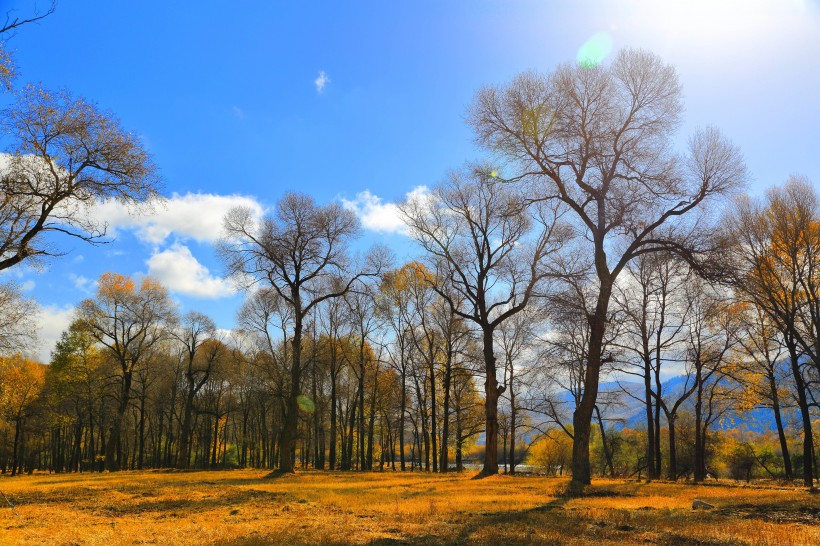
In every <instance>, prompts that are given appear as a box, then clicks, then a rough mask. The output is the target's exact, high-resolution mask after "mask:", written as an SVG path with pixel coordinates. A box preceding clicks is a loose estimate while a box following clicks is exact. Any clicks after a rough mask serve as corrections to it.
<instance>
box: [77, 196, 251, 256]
mask: <svg viewBox="0 0 820 546" xmlns="http://www.w3.org/2000/svg"><path fill="white" fill-rule="evenodd" d="M234 207H248V208H250V209H251V210H252V211H253V213H254V214H255V215H256V216H262V214H263V212H264V209H263V207H262V205H260V204H259V202H258V201H256V200H255V199H253V198H252V197H246V196H243V195H216V194H211V193H187V194H185V195H179V194H176V193H175V194H173V195H172V196H171V198H170V199H165V200H163V202H162V203H160V204H157V205H156V206H155V207H154V208H153V210H147V211H141V214H139V215H137V214H132V213H131V211H129V210H128V208H127V207H125V206H124V205H122V204H120V203H117V202H116V201H106V202H104V203H98V204H97V205H96V206H95V207H94V209H93V210H92V211H91V214H92V216H93V217H94V218H95V219H97V220H99V221H101V222H103V221H104V222H107V223H108V227H109V234H111V235H114V234H116V231H117V230H119V229H133V230H134V231H135V232H136V235H137V237H139V238H140V239H141V240H143V241H145V242H148V243H151V244H155V245H158V244H160V243H162V242H164V241H165V240H166V239H167V238H168V237H169V236H170V235H171V234H172V233H174V234H175V235H176V236H177V237H179V238H182V239H188V238H189V239H193V240H195V241H198V242H206V243H213V242H215V241H216V240H217V239H219V237H220V235H221V233H222V219H223V218H224V217H225V214H227V213H228V211H229V210H231V209H232V208H234Z"/></svg>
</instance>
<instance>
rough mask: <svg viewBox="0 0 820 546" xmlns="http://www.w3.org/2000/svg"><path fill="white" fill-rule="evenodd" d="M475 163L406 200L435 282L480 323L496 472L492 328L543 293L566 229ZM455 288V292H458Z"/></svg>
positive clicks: (488, 459)
mask: <svg viewBox="0 0 820 546" xmlns="http://www.w3.org/2000/svg"><path fill="white" fill-rule="evenodd" d="M494 174H495V173H493V172H491V170H490V169H488V168H483V167H481V166H474V167H471V168H468V169H466V170H465V171H464V172H456V173H452V174H451V176H450V178H449V180H448V181H447V182H446V183H445V184H442V185H440V186H438V187H437V188H436V189H435V190H434V191H433V192H432V195H431V196H430V197H429V199H415V200H409V201H407V202H405V203H403V204H402V205H401V211H402V214H403V216H404V218H405V221H406V222H407V224H408V225H409V226H410V233H411V234H412V235H413V237H415V238H416V240H418V241H419V243H420V244H421V246H422V248H423V249H424V250H425V251H426V253H427V259H428V260H429V261H430V262H431V263H432V265H433V269H434V270H435V271H436V279H435V280H434V282H433V287H434V289H435V290H436V291H437V292H438V293H439V295H441V297H443V298H444V299H445V300H446V301H447V302H448V303H449V305H450V307H451V308H452V310H453V312H454V313H455V314H456V315H458V316H459V317H461V318H463V319H464V320H466V321H469V322H470V323H473V324H475V325H476V327H477V328H478V329H479V330H480V331H481V337H482V343H483V356H484V376H485V383H484V394H485V417H486V430H485V437H486V442H485V459H484V467H483V469H482V471H481V474H480V475H481V476H489V475H492V474H497V473H498V415H497V413H498V397H499V396H500V395H501V393H503V392H504V389H505V387H504V386H503V385H499V383H498V377H497V375H496V369H497V366H496V356H495V342H494V332H495V330H496V329H497V328H498V327H499V326H500V325H501V324H502V323H503V322H504V321H506V320H507V319H509V318H510V317H512V316H513V315H515V314H516V313H519V312H520V311H522V310H523V309H524V308H525V307H526V306H527V304H528V303H529V301H530V299H531V298H533V297H534V296H538V295H539V290H540V289H543V284H544V281H545V280H546V279H547V278H549V277H550V276H551V274H552V273H553V269H552V267H551V265H550V263H549V260H550V259H551V257H552V256H553V255H554V254H555V253H557V252H558V250H560V248H561V246H562V244H563V243H564V238H565V235H566V233H565V232H564V230H563V228H562V224H560V222H559V221H558V217H559V213H558V211H557V209H556V208H550V207H547V206H544V205H542V204H539V205H538V206H534V207H529V206H527V205H525V199H524V195H523V194H522V193H521V192H520V191H519V190H518V188H514V187H511V186H508V185H505V184H503V183H501V182H499V181H498V180H496V178H495V177H494V176H493V175H494ZM454 295H455V296H456V297H457V298H458V299H456V297H454Z"/></svg>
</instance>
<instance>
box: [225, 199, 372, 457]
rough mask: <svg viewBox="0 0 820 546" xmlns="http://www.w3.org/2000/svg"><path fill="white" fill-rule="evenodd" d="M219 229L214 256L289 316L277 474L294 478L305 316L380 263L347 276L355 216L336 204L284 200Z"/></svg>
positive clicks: (241, 212)
mask: <svg viewBox="0 0 820 546" xmlns="http://www.w3.org/2000/svg"><path fill="white" fill-rule="evenodd" d="M224 227H225V229H224V233H225V238H224V239H223V241H222V242H221V244H220V253H221V256H222V258H223V260H224V262H225V264H226V266H227V269H228V271H229V272H230V273H231V274H232V275H235V276H243V277H244V278H246V279H248V280H250V282H253V283H265V285H266V286H268V287H270V288H272V289H273V290H274V291H275V292H276V293H277V294H278V295H279V297H281V298H282V300H283V301H284V302H286V304H287V305H288V306H289V307H290V310H291V312H292V320H293V324H292V332H291V338H290V343H291V362H290V370H289V375H290V377H289V380H290V393H289V394H288V396H287V404H286V414H285V425H284V429H283V431H282V437H281V441H280V452H281V462H280V471H281V472H293V469H294V460H293V454H292V450H293V446H294V445H295V442H296V439H297V432H298V431H297V427H298V412H299V403H298V398H299V396H300V395H301V394H302V390H301V389H302V368H303V362H302V337H303V334H304V328H305V324H306V318H307V316H308V315H309V314H310V313H311V312H312V311H313V310H314V309H315V308H316V306H317V305H319V304H320V303H322V302H323V301H326V300H328V299H332V298H338V297H341V296H344V295H345V294H346V293H347V292H348V291H349V290H350V289H351V287H352V286H353V285H354V284H356V283H357V282H358V281H359V280H360V279H362V278H363V277H367V276H373V275H376V274H378V273H379V272H380V271H381V267H382V265H381V261H382V259H381V258H379V257H376V256H375V255H374V257H373V259H372V260H371V262H370V263H368V264H366V265H364V266H363V269H362V270H360V271H353V270H352V269H353V267H352V264H351V262H350V258H349V257H348V244H349V242H350V241H351V240H352V239H353V238H354V237H355V236H356V235H357V234H358V231H359V224H358V221H357V219H356V216H355V215H354V214H353V213H352V212H351V211H349V210H345V209H344V208H343V207H342V206H341V205H340V204H338V203H331V204H329V205H325V206H319V205H317V204H316V203H315V202H314V200H313V198H311V197H309V196H307V195H303V194H297V193H288V194H286V195H285V197H283V198H282V200H280V201H279V203H278V204H277V206H276V210H275V212H274V214H273V215H272V216H268V217H265V218H263V219H261V220H258V221H257V220H256V219H255V218H254V217H253V214H252V212H251V211H250V210H248V209H246V208H236V209H234V210H232V211H231V212H230V213H229V214H228V215H227V216H226V217H225V226H224Z"/></svg>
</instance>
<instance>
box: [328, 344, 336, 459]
mask: <svg viewBox="0 0 820 546" xmlns="http://www.w3.org/2000/svg"><path fill="white" fill-rule="evenodd" d="M333 342H334V340H331V343H333ZM331 358H333V361H331V363H330V366H331V368H330V369H331V374H330V446H328V447H329V450H330V453H329V454H328V465H329V468H330V470H336V433H337V431H336V426H337V425H336V376H337V374H338V372H337V371H336V359H335V355H333V356H332V357H331Z"/></svg>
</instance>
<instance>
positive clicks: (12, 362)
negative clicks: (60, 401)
mask: <svg viewBox="0 0 820 546" xmlns="http://www.w3.org/2000/svg"><path fill="white" fill-rule="evenodd" d="M0 377H2V378H3V381H2V382H0V412H2V414H3V416H4V417H5V418H6V419H8V420H9V421H11V422H13V423H14V443H13V445H12V461H11V475H12V476H14V475H15V474H17V473H18V472H20V471H21V468H20V466H21V463H20V454H21V451H22V444H23V430H24V428H23V427H24V424H25V423H24V422H25V418H26V416H27V414H28V409H29V408H30V407H31V406H32V404H33V403H34V402H35V401H36V400H37V397H38V396H39V395H40V391H41V390H42V388H43V384H44V382H45V368H44V367H43V365H42V364H39V363H37V362H34V361H31V360H28V359H26V358H23V357H21V356H20V355H15V356H12V357H0Z"/></svg>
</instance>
